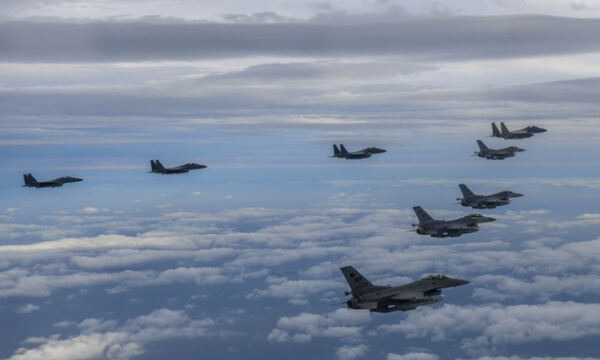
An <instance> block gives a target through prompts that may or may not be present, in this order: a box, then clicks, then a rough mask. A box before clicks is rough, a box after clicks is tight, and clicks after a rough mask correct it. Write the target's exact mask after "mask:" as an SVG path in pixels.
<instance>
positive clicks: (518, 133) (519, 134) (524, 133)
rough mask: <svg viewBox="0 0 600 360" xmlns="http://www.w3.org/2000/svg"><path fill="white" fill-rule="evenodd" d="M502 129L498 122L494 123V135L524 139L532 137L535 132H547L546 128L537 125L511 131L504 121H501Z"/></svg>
mask: <svg viewBox="0 0 600 360" xmlns="http://www.w3.org/2000/svg"><path fill="white" fill-rule="evenodd" d="M500 129H502V131H501V132H500V131H498V128H497V127H496V123H492V136H494V137H499V138H504V139H523V138H528V137H532V136H533V135H534V134H539V133H543V132H546V129H542V128H540V127H537V126H528V127H526V128H523V129H519V130H515V131H510V130H508V128H507V127H506V125H504V123H503V122H501V123H500Z"/></svg>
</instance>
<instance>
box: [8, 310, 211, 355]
mask: <svg viewBox="0 0 600 360" xmlns="http://www.w3.org/2000/svg"><path fill="white" fill-rule="evenodd" d="M214 326H215V323H214V321H213V320H212V319H208V318H206V319H200V320H196V319H192V318H190V317H189V316H188V315H187V314H186V313H184V312H183V311H177V310H169V309H159V310H155V311H153V312H152V313H150V314H147V315H142V316H138V317H136V318H133V319H130V320H127V321H125V322H123V323H121V324H119V322H117V321H103V320H99V319H86V320H84V321H82V322H81V323H80V325H79V327H80V328H81V329H82V332H81V333H80V334H79V335H75V336H70V337H66V338H61V337H60V336H51V337H48V338H33V339H31V338H30V339H28V340H26V341H25V342H24V343H25V344H30V345H36V346H35V347H21V348H19V349H17V350H16V351H15V352H14V354H13V355H12V356H11V357H9V358H8V360H54V359H56V360H87V359H90V360H92V359H99V358H107V359H110V360H128V359H131V358H134V357H136V356H139V355H141V354H143V353H144V346H145V345H146V344H151V343H155V342H158V341H162V340H167V339H178V338H189V339H193V338H203V337H207V336H210V335H211V330H212V329H213V328H214Z"/></svg>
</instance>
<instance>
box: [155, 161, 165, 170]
mask: <svg viewBox="0 0 600 360" xmlns="http://www.w3.org/2000/svg"><path fill="white" fill-rule="evenodd" d="M154 166H156V171H158V172H165V171H167V170H166V169H165V167H164V166H163V164H161V163H160V161H158V160H154Z"/></svg>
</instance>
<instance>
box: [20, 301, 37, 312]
mask: <svg viewBox="0 0 600 360" xmlns="http://www.w3.org/2000/svg"><path fill="white" fill-rule="evenodd" d="M39 309H40V307H39V306H37V305H35V304H31V303H29V304H25V305H23V306H20V307H19V308H18V309H17V312H18V313H19V314H29V313H31V312H34V311H38V310H39Z"/></svg>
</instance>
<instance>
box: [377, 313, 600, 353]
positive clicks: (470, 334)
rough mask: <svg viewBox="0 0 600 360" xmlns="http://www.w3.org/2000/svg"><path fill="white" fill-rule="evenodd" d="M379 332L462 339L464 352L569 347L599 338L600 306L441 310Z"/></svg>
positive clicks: (436, 338) (414, 316)
mask: <svg viewBox="0 0 600 360" xmlns="http://www.w3.org/2000/svg"><path fill="white" fill-rule="evenodd" d="M379 330H380V331H383V332H389V333H402V334H404V335H405V336H406V337H407V338H420V337H429V338H431V340H433V341H445V340H449V339H456V338H462V341H461V342H462V346H463V348H465V349H467V350H478V349H479V350H480V349H485V348H489V347H490V346H499V345H514V344H522V343H530V342H537V341H543V340H551V341H567V340H573V339H579V338H584V337H589V336H597V335H599V334H600V304H583V303H575V302H548V303H545V304H540V305H511V306H502V305H498V304H492V305H481V306H465V307H461V306H456V305H450V304H445V305H444V306H442V307H441V308H437V309H423V310H421V311H413V312H410V313H409V314H408V317H407V318H406V320H405V321H403V322H400V323H398V324H394V325H381V326H379Z"/></svg>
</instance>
